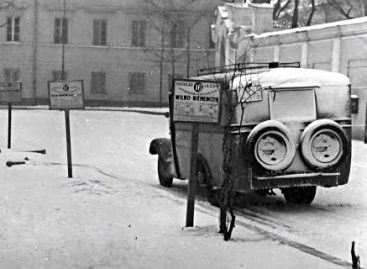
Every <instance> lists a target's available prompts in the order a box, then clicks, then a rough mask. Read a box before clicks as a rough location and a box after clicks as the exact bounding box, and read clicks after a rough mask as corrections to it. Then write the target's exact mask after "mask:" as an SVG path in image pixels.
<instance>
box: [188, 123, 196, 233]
mask: <svg viewBox="0 0 367 269" xmlns="http://www.w3.org/2000/svg"><path fill="white" fill-rule="evenodd" d="M198 141H199V123H192V129H191V164H190V178H189V186H188V194H187V209H186V227H193V226H194V211H195V195H196V188H197V159H198Z"/></svg>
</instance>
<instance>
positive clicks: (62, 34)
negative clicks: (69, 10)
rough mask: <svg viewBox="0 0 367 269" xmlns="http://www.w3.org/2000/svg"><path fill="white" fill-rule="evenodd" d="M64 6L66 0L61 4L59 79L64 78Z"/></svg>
mask: <svg viewBox="0 0 367 269" xmlns="http://www.w3.org/2000/svg"><path fill="white" fill-rule="evenodd" d="M65 6H66V0H63V6H62V22H61V41H62V55H61V80H65V36H64V34H65V32H64V23H66V22H65Z"/></svg>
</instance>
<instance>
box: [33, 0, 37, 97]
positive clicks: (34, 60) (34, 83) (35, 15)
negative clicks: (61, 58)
mask: <svg viewBox="0 0 367 269" xmlns="http://www.w3.org/2000/svg"><path fill="white" fill-rule="evenodd" d="M33 23H34V25H33V40H32V46H33V59H32V90H33V100H34V103H36V101H37V59H38V1H37V0H34V22H33Z"/></svg>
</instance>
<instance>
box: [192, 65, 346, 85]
mask: <svg viewBox="0 0 367 269" xmlns="http://www.w3.org/2000/svg"><path fill="white" fill-rule="evenodd" d="M232 77H233V73H232V74H225V73H222V74H212V75H210V74H209V75H205V76H200V77H197V79H202V80H214V81H218V80H219V81H223V80H231V78H232ZM250 81H251V82H252V83H256V84H260V85H261V86H262V87H272V88H291V87H292V88H293V87H317V86H318V87H321V86H333V85H334V86H335V85H349V84H350V80H349V78H348V77H347V76H345V75H343V74H341V73H337V72H331V71H325V70H318V69H307V68H289V67H288V68H282V67H279V68H271V69H267V70H262V71H259V72H255V73H254V72H253V73H251V74H246V73H245V72H243V73H242V74H241V73H238V74H236V75H235V78H234V79H233V88H238V87H239V86H243V85H246V84H248V83H249V82H250Z"/></svg>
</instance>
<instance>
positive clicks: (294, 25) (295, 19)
mask: <svg viewBox="0 0 367 269" xmlns="http://www.w3.org/2000/svg"><path fill="white" fill-rule="evenodd" d="M298 6H299V0H294V11H293V17H292V28H297V27H298Z"/></svg>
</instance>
